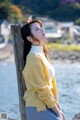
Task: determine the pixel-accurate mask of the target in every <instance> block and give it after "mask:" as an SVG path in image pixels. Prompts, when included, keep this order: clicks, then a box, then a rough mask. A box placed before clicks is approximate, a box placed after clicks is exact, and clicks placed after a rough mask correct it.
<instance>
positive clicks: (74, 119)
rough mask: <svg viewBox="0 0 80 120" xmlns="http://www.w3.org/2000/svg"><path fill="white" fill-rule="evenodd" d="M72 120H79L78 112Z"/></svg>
mask: <svg viewBox="0 0 80 120" xmlns="http://www.w3.org/2000/svg"><path fill="white" fill-rule="evenodd" d="M72 120H80V112H79V113H77V114H76V115H75V116H74V117H73V119H72Z"/></svg>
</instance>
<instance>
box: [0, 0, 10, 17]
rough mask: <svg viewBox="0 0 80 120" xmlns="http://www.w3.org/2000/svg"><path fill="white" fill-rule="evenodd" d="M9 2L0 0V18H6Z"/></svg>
mask: <svg viewBox="0 0 80 120" xmlns="http://www.w3.org/2000/svg"><path fill="white" fill-rule="evenodd" d="M10 6H11V2H9V1H8V0H4V1H3V0H0V19H7V18H8V16H9V11H10Z"/></svg>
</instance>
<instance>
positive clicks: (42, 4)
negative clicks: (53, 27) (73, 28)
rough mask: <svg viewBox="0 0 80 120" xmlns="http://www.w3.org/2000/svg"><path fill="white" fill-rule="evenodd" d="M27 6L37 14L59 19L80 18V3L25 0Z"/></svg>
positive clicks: (71, 19)
mask: <svg viewBox="0 0 80 120" xmlns="http://www.w3.org/2000/svg"><path fill="white" fill-rule="evenodd" d="M25 1H26V2H25V4H24V6H25V8H24V9H25V10H26V7H27V8H28V9H29V10H31V13H33V14H35V15H40V16H41V15H42V16H48V17H50V18H53V19H55V20H59V21H75V20H76V19H78V18H80V3H78V2H76V3H71V4H62V3H61V0H43V1H42V0H34V2H33V0H25Z"/></svg>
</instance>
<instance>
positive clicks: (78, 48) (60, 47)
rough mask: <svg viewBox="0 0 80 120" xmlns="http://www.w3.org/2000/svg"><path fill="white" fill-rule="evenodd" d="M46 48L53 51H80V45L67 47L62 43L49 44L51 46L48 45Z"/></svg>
mask: <svg viewBox="0 0 80 120" xmlns="http://www.w3.org/2000/svg"><path fill="white" fill-rule="evenodd" d="M46 47H47V48H48V49H53V50H62V51H80V45H76V44H71V45H65V44H60V43H49V44H46Z"/></svg>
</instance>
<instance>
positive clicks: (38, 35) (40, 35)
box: [30, 23, 45, 43]
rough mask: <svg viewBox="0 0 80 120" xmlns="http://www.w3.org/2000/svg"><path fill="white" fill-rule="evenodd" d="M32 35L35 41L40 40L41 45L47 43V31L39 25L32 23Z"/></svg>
mask: <svg viewBox="0 0 80 120" xmlns="http://www.w3.org/2000/svg"><path fill="white" fill-rule="evenodd" d="M30 28H31V33H32V35H33V36H34V38H35V39H37V40H39V42H40V43H44V42H45V31H44V29H43V28H42V27H40V25H39V24H38V23H32V24H31V26H30Z"/></svg>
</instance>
